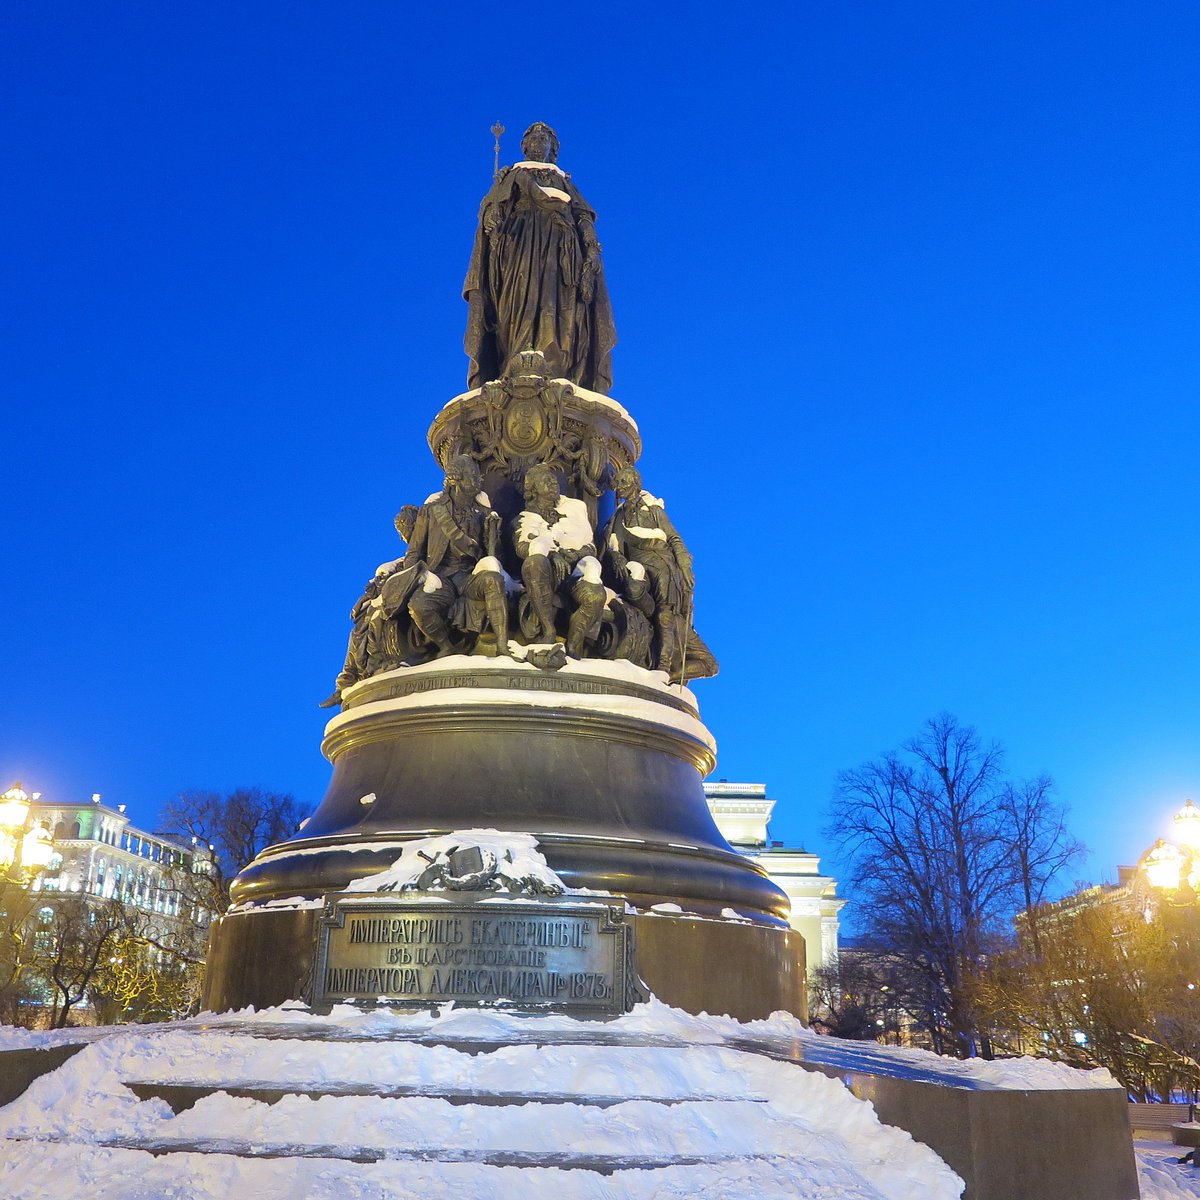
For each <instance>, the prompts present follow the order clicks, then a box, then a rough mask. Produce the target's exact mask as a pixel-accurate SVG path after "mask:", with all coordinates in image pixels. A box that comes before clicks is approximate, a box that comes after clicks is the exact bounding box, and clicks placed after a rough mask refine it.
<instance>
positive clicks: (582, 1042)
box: [0, 1006, 961, 1200]
mask: <svg viewBox="0 0 1200 1200" xmlns="http://www.w3.org/2000/svg"><path fill="white" fill-rule="evenodd" d="M280 1016H281V1017H282V1014H280ZM647 1016H648V1014H646V1013H643V1014H642V1017H641V1023H640V1025H639V1022H638V1020H634V1021H632V1022H629V1021H627V1020H626V1019H624V1018H623V1019H622V1020H621V1021H617V1022H611V1023H607V1024H584V1023H580V1022H574V1021H570V1022H565V1023H564V1019H561V1018H533V1019H521V1018H516V1017H511V1016H506V1015H503V1014H489V1013H457V1012H456V1013H448V1014H444V1015H443V1016H442V1017H441V1018H431V1017H429V1016H428V1015H426V1016H424V1017H423V1018H420V1019H416V1018H414V1019H412V1020H403V1019H398V1018H396V1017H395V1016H394V1014H386V1015H374V1016H364V1015H363V1014H361V1013H350V1014H343V1015H341V1016H339V1015H338V1014H335V1015H334V1016H333V1017H331V1018H328V1019H326V1021H325V1022H324V1023H322V1022H315V1023H308V1022H307V1021H302V1022H301V1023H300V1024H301V1025H307V1028H306V1029H304V1032H305V1033H306V1035H307V1036H299V1037H298V1036H295V1034H296V1033H297V1032H299V1030H298V1029H297V1027H296V1025H295V1023H292V1022H287V1021H284V1020H282V1019H280V1020H277V1021H275V1022H272V1020H271V1019H270V1018H269V1017H268V1018H265V1019H259V1018H242V1019H238V1020H230V1021H228V1022H225V1023H221V1022H212V1021H209V1022H192V1023H182V1024H180V1025H177V1026H164V1027H156V1028H153V1029H148V1030H138V1029H136V1028H134V1029H129V1030H125V1031H121V1032H117V1033H114V1034H112V1035H111V1036H109V1037H106V1038H103V1039H101V1040H98V1041H96V1042H94V1043H93V1044H92V1045H90V1046H88V1047H87V1048H86V1049H85V1050H83V1051H81V1052H80V1053H79V1054H77V1055H76V1056H75V1057H73V1058H72V1059H70V1060H69V1061H68V1062H67V1063H65V1064H64V1065H63V1066H62V1067H60V1068H59V1069H57V1070H56V1071H54V1072H52V1073H51V1074H48V1075H46V1076H44V1077H42V1078H41V1079H38V1080H37V1081H35V1082H34V1083H33V1084H32V1085H31V1087H30V1088H29V1090H28V1091H27V1092H26V1093H25V1095H23V1096H22V1097H20V1098H19V1099H18V1100H17V1101H15V1102H14V1103H12V1104H10V1105H8V1106H7V1107H5V1108H2V1109H0V1139H2V1140H0V1195H3V1196H5V1197H11V1198H12V1200H34V1198H35V1197H37V1198H41V1197H43V1196H45V1195H46V1194H47V1192H46V1184H47V1179H49V1178H53V1180H54V1188H53V1191H54V1194H60V1193H61V1194H72V1193H73V1192H78V1193H80V1194H86V1195H88V1196H89V1197H103V1198H105V1200H151V1198H154V1200H158V1198H160V1197H175V1196H178V1197H183V1196H186V1197H189V1198H193V1197H194V1198H197V1200H207V1198H209V1197H212V1198H214V1200H216V1198H218V1197H219V1198H220V1200H228V1197H229V1196H230V1195H231V1194H235V1195H236V1194H238V1193H239V1192H240V1191H242V1190H246V1189H249V1190H251V1191H252V1193H253V1195H254V1197H255V1200H274V1198H275V1197H277V1196H278V1197H280V1198H282V1197H285V1196H286V1197H296V1196H304V1197H309V1198H314V1200H320V1198H322V1197H326V1196H327V1197H329V1198H330V1200H333V1197H335V1196H336V1197H337V1198H338V1200H346V1198H347V1197H351V1198H356V1197H362V1198H363V1200H366V1198H367V1197H371V1198H372V1200H374V1198H385V1200H386V1198H390V1197H393V1196H395V1197H399V1196H405V1197H411V1196H416V1195H418V1194H419V1195H420V1196H421V1197H422V1200H438V1198H440V1197H443V1196H446V1197H449V1196H451V1195H454V1196H456V1197H461V1196H463V1195H470V1196H480V1197H482V1196H496V1197H501V1198H506V1197H509V1196H511V1197H514V1198H515V1197H518V1196H519V1197H521V1200H537V1198H538V1197H542V1196H546V1197H551V1196H552V1197H554V1200H575V1198H576V1197H578V1198H580V1200H591V1198H593V1197H595V1198H596V1200H600V1198H601V1197H603V1198H604V1200H618V1198H620V1197H636V1198H641V1197H646V1198H647V1200H649V1198H650V1197H656V1198H659V1200H666V1198H671V1197H684V1196H687V1197H694V1196H698V1195H703V1196H704V1197H705V1200H718V1198H721V1197H730V1198H731V1200H732V1197H735V1196H736V1197H738V1198H739V1200H741V1198H744V1197H747V1196H754V1197H755V1198H756V1200H770V1198H772V1197H785V1196H786V1197H812V1198H813V1200H816V1198H817V1197H821V1198H822V1200H826V1198H829V1197H839V1198H841V1200H952V1198H955V1197H957V1196H958V1195H959V1193H960V1190H961V1185H960V1181H959V1180H958V1179H957V1178H956V1177H955V1176H954V1175H953V1174H952V1172H950V1171H949V1169H948V1168H947V1167H946V1166H945V1165H944V1164H943V1163H942V1162H941V1161H940V1160H939V1159H938V1158H937V1157H936V1156H935V1155H934V1154H933V1153H932V1152H931V1151H930V1150H928V1149H927V1148H926V1147H924V1146H920V1145H918V1144H917V1143H915V1142H913V1141H912V1139H911V1138H909V1137H908V1136H907V1135H906V1134H904V1133H902V1132H900V1131H899V1130H895V1129H890V1128H888V1127H886V1126H882V1125H880V1124H879V1122H878V1121H877V1120H876V1118H875V1116H874V1113H873V1112H872V1111H871V1109H870V1107H869V1106H868V1105H866V1104H864V1103H862V1102H861V1101H858V1100H855V1099H854V1098H853V1097H852V1096H851V1095H850V1094H849V1093H848V1092H847V1091H846V1089H845V1088H844V1086H843V1085H842V1084H841V1083H840V1082H837V1081H835V1080H832V1079H828V1078H826V1077H824V1076H823V1075H820V1074H815V1073H812V1072H809V1071H805V1070H803V1069H801V1068H799V1067H797V1066H795V1065H794V1064H791V1063H784V1062H778V1061H772V1060H770V1059H768V1058H765V1057H762V1056H760V1055H756V1054H753V1053H748V1052H746V1051H744V1050H737V1049H732V1048H730V1047H729V1046H727V1045H724V1044H722V1036H721V1034H720V1033H719V1032H715V1031H714V1030H713V1029H712V1028H707V1032H706V1027H705V1026H703V1025H702V1024H695V1025H693V1026H692V1031H693V1032H694V1033H695V1034H696V1035H697V1038H696V1039H692V1040H689V1039H688V1038H686V1037H684V1036H682V1033H683V1031H682V1030H681V1029H679V1028H677V1027H670V1028H667V1027H662V1021H666V1022H667V1023H668V1025H670V1024H672V1023H673V1022H675V1020H676V1018H675V1016H674V1015H673V1014H672V1013H671V1011H670V1010H661V1006H660V1010H659V1011H658V1014H657V1016H658V1018H659V1026H660V1027H652V1026H654V1025H655V1022H654V1021H653V1020H647V1019H646V1018H647ZM622 1022H624V1024H622ZM284 1025H287V1026H288V1027H287V1032H286V1033H282V1029H281V1027H282V1026H284ZM739 1028H740V1027H739ZM263 1033H270V1034H272V1035H273V1036H259V1035H261V1034H263ZM281 1033H282V1036H281ZM505 1034H507V1035H509V1037H510V1038H511V1039H512V1040H509V1041H505V1040H504V1035H505ZM406 1035H407V1036H406ZM704 1039H707V1044H706V1043H705V1041H704ZM650 1042H654V1043H656V1044H648V1043H650ZM630 1043H631V1044H630Z"/></svg>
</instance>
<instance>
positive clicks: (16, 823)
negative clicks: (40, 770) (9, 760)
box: [0, 781, 54, 882]
mask: <svg viewBox="0 0 1200 1200" xmlns="http://www.w3.org/2000/svg"><path fill="white" fill-rule="evenodd" d="M33 798H34V799H36V798H37V797H36V795H35V796H34V797H33ZM31 813H32V806H31V803H30V796H29V793H28V792H27V791H26V790H25V789H24V788H23V787H22V786H21V784H20V781H18V782H16V783H14V784H13V785H12V787H10V788H9V789H8V791H7V792H4V793H0V868H2V869H3V870H4V873H5V875H6V876H8V877H9V879H10V880H12V881H14V882H20V881H21V880H22V879H23V877H25V876H30V877H32V876H33V875H35V874H37V872H38V871H40V870H42V869H43V868H44V867H45V866H46V865H47V864H48V863H49V862H50V858H51V856H52V855H53V854H54V839H53V837H51V835H50V830H49V829H47V828H46V826H45V825H44V824H43V823H41V822H39V823H37V824H33V823H32V822H31V819H30V818H31Z"/></svg>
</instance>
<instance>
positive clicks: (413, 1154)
mask: <svg viewBox="0 0 1200 1200" xmlns="http://www.w3.org/2000/svg"><path fill="white" fill-rule="evenodd" d="M36 1140H37V1139H34V1138H6V1139H3V1140H2V1141H0V1157H2V1154H3V1147H5V1146H12V1145H16V1144H19V1143H20V1142H33V1141H36ZM60 1144H63V1145H66V1144H70V1143H65V1142H63V1143H60ZM78 1145H79V1149H80V1152H81V1153H94V1152H95V1150H96V1149H97V1148H101V1147H102V1148H104V1149H109V1150H139V1151H142V1152H144V1153H147V1154H150V1155H153V1156H154V1157H155V1158H161V1157H164V1156H168V1155H174V1154H204V1155H226V1156H229V1157H231V1158H250V1159H289V1158H318V1159H327V1160H335V1161H340V1162H353V1163H379V1162H387V1163H405V1162H411V1163H418V1162H419V1163H470V1164H473V1165H476V1166H485V1167H520V1168H533V1167H549V1168H554V1169H557V1170H562V1171H587V1172H591V1173H593V1174H596V1175H612V1174H614V1173H616V1172H618V1171H630V1170H636V1171H649V1170H660V1169H662V1168H665V1167H694V1166H720V1165H721V1164H723V1163H733V1162H739V1163H744V1162H786V1161H787V1159H786V1156H783V1155H778V1154H744V1153H730V1154H658V1155H621V1154H597V1153H589V1152H575V1151H570V1150H542V1151H516V1150H495V1149H492V1150H472V1149H469V1148H464V1147H460V1146H438V1147H426V1148H422V1149H412V1150H407V1149H390V1148H389V1149H387V1150H380V1149H376V1148H371V1147H353V1146H344V1145H324V1146H322V1145H314V1144H311V1143H306V1144H297V1145H282V1144H277V1145H272V1146H263V1145H257V1144H254V1143H252V1142H248V1141H234V1140H232V1139H221V1140H215V1139H214V1140H212V1141H203V1140H197V1139H188V1138H165V1137H157V1138H144V1139H136V1138H112V1139H104V1140H98V1141H94V1142H87V1143H78ZM182 1169H183V1168H181V1170H182Z"/></svg>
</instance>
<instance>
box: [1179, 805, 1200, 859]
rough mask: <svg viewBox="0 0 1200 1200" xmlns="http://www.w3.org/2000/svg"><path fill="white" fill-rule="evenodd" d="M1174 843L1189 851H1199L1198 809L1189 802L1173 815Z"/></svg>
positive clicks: (1199, 822) (1199, 813) (1199, 817)
mask: <svg viewBox="0 0 1200 1200" xmlns="http://www.w3.org/2000/svg"><path fill="white" fill-rule="evenodd" d="M1175 841H1176V842H1178V843H1179V845H1181V846H1186V847H1187V849H1189V850H1200V808H1197V807H1196V806H1195V805H1194V804H1193V803H1192V802H1191V801H1190V800H1188V801H1186V802H1185V803H1184V806H1183V807H1182V808H1181V809H1180V810H1179V811H1178V812H1177V813H1176V814H1175Z"/></svg>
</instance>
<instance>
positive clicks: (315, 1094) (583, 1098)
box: [125, 1080, 766, 1113]
mask: <svg viewBox="0 0 1200 1200" xmlns="http://www.w3.org/2000/svg"><path fill="white" fill-rule="evenodd" d="M125 1086H126V1087H127V1088H129V1089H130V1091H132V1092H133V1094H134V1095H135V1096H137V1098H138V1099H139V1100H165V1101H166V1102H167V1103H168V1104H169V1105H170V1106H171V1111H172V1112H174V1113H181V1112H185V1111H186V1110H187V1109H189V1108H192V1107H193V1106H194V1105H195V1104H196V1102H197V1101H198V1100H201V1099H203V1098H204V1097H205V1096H214V1095H224V1096H231V1097H233V1098H235V1099H242V1100H257V1101H259V1102H261V1103H263V1104H276V1103H278V1102H279V1101H280V1100H282V1099H283V1098H284V1097H285V1096H307V1097H309V1098H310V1099H321V1098H324V1097H326V1096H331V1097H350V1096H374V1097H379V1098H381V1099H385V1100H412V1099H420V1100H445V1101H446V1102H447V1103H449V1104H455V1105H463V1104H481V1105H485V1106H487V1107H516V1106H519V1105H522V1104H577V1105H579V1106H580V1107H583V1108H612V1107H613V1106H614V1105H617V1104H629V1103H633V1102H637V1101H641V1102H646V1103H652V1104H661V1105H667V1106H671V1105H678V1104H693V1103H698V1102H699V1103H709V1102H718V1103H719V1102H722V1101H728V1100H729V1099H730V1097H729V1096H716V1095H712V1096H710V1095H698V1094H697V1095H689V1096H686V1097H681V1096H649V1095H627V1096H626V1095H579V1094H573V1093H570V1092H490V1093H489V1092H478V1091H469V1090H466V1089H453V1088H434V1087H424V1088H422V1087H406V1086H404V1085H403V1084H396V1085H380V1086H378V1087H372V1086H370V1085H367V1084H360V1085H353V1086H339V1085H337V1084H325V1085H314V1086H305V1087H295V1086H281V1087H258V1086H249V1085H244V1084H239V1085H234V1084H228V1085H225V1084H187V1083H158V1082H153V1081H136V1080H126V1081H125ZM739 1100H744V1101H749V1102H751V1103H755V1104H765V1103H766V1101H765V1100H763V1099H761V1098H760V1097H754V1096H747V1097H739Z"/></svg>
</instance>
